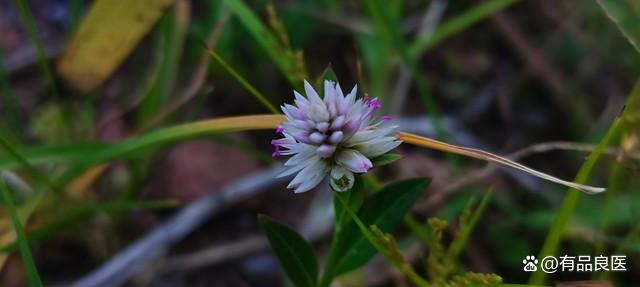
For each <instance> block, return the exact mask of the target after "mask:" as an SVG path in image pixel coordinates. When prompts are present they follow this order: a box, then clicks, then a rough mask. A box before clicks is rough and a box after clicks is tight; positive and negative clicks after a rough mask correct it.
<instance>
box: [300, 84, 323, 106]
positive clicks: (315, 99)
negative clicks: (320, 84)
mask: <svg viewBox="0 0 640 287" xmlns="http://www.w3.org/2000/svg"><path fill="white" fill-rule="evenodd" d="M304 92H305V93H306V94H307V98H308V99H309V102H310V103H312V104H313V105H319V104H321V103H322V99H320V96H318V93H317V92H316V90H315V89H313V87H312V86H311V84H309V82H307V80H305V81H304Z"/></svg>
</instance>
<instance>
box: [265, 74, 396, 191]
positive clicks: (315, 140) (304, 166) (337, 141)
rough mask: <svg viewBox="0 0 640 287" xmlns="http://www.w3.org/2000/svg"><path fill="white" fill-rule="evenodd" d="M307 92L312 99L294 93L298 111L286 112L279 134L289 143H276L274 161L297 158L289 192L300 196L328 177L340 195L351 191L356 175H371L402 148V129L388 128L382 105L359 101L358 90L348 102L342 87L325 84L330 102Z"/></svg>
mask: <svg viewBox="0 0 640 287" xmlns="http://www.w3.org/2000/svg"><path fill="white" fill-rule="evenodd" d="M304 90H305V93H306V95H307V97H306V98H305V97H303V96H302V95H301V94H300V93H298V92H296V91H294V92H293V93H294V96H295V105H289V104H285V105H283V106H282V111H283V112H284V114H285V115H286V117H287V120H286V121H284V122H283V123H282V124H281V125H280V126H279V127H278V129H277V130H276V131H277V132H279V133H282V135H284V138H281V139H274V140H272V141H271V144H272V145H274V147H275V151H274V152H273V157H277V156H280V155H287V156H291V158H290V159H289V160H287V161H286V162H285V164H284V165H285V166H286V168H285V170H284V172H282V174H280V176H287V175H291V174H294V173H297V175H296V176H295V177H294V178H293V180H292V181H291V183H289V185H288V186H287V187H288V188H292V189H294V192H295V193H301V192H305V191H308V190H310V189H312V188H314V187H315V186H317V185H318V184H319V183H320V182H321V181H322V180H323V179H324V178H325V177H326V176H327V175H328V176H329V177H330V185H331V187H332V188H333V189H334V190H336V191H346V190H348V189H350V188H351V187H352V186H353V183H354V173H365V172H367V171H368V170H369V169H371V168H372V167H373V164H372V163H371V159H372V158H374V157H377V156H380V155H382V154H384V153H386V152H388V151H390V150H392V149H394V148H395V147H397V146H398V145H399V144H400V143H401V142H400V141H399V140H398V139H397V138H396V137H395V130H396V126H393V125H389V124H387V123H386V122H387V121H388V120H389V119H390V117H389V116H382V117H380V118H379V119H378V118H377V117H375V116H374V113H375V112H376V111H377V110H378V109H379V108H380V104H379V102H378V99H377V98H374V99H371V98H369V97H365V98H364V99H358V98H356V94H357V86H355V87H354V88H353V89H352V90H351V92H350V93H349V94H347V95H346V96H345V95H344V94H343V93H342V90H341V89H340V85H339V84H337V85H336V84H335V83H333V82H331V81H325V82H324V98H320V96H319V95H318V93H317V92H316V91H315V90H314V89H313V87H311V85H310V84H309V83H308V82H307V81H305V82H304Z"/></svg>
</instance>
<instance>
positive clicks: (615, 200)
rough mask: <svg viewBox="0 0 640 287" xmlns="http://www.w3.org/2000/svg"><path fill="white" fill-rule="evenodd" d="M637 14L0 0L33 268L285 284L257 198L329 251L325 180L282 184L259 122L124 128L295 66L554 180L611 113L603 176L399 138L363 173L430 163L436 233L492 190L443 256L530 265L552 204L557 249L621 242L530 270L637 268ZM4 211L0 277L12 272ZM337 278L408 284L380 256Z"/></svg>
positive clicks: (532, 8)
mask: <svg viewBox="0 0 640 287" xmlns="http://www.w3.org/2000/svg"><path fill="white" fill-rule="evenodd" d="M612 19H613V20H615V21H612ZM639 19H640V3H639V2H638V1H635V0H624V1H606V0H601V1H591V0H589V1H578V0H574V1H533V0H521V1H517V0H485V1H447V0H431V1H413V0H406V1H400V0H396V1H376V0H373V1H336V0H322V1H310V0H309V1H307V0H300V1H288V0H282V1H270V0H257V1H243V0H224V1H188V0H162V1H152V0H139V1H125V0H118V1H115V0H114V1H106V0H97V1H83V0H46V1H45V0H28V1H27V0H16V1H13V0H0V59H1V61H0V63H1V65H0V96H1V97H0V127H1V128H0V137H2V139H3V140H2V141H3V147H2V149H1V150H0V168H2V169H3V170H5V172H4V173H3V176H4V178H5V180H6V181H7V182H8V183H9V186H11V190H12V195H13V197H14V201H15V202H16V206H17V213H18V217H20V218H21V219H22V222H23V224H24V226H25V231H26V234H27V237H28V238H29V241H30V242H31V250H32V253H33V257H34V260H35V264H36V266H37V267H38V271H39V273H40V277H41V278H42V281H43V282H44V283H45V285H47V286H68V285H70V284H72V283H74V282H76V283H77V284H78V285H77V286H286V284H287V283H286V280H285V279H284V277H283V275H282V273H281V271H280V270H279V267H278V264H277V261H276V259H275V257H274V256H273V254H272V253H271V251H270V248H269V246H268V243H267V241H266V239H265V237H264V235H263V233H262V231H261V230H260V228H259V225H258V223H257V219H256V215H257V214H259V213H264V214H268V215H270V216H272V217H274V218H277V219H278V220H280V221H282V222H285V223H286V224H288V225H290V226H292V227H294V228H295V229H296V230H298V231H300V232H301V233H302V234H303V235H305V237H307V238H308V239H310V240H312V242H314V247H315V249H316V251H317V253H318V254H319V257H320V258H324V257H326V251H327V244H328V241H329V239H330V238H331V231H332V229H331V228H332V207H331V191H330V190H328V188H326V187H324V185H321V186H320V187H319V188H316V190H314V191H311V192H307V193H304V194H293V192H292V191H290V190H287V189H286V188H285V186H286V182H285V181H286V179H277V178H275V177H274V175H275V173H274V169H273V166H274V164H275V165H276V166H277V163H278V161H277V160H274V159H272V158H271V156H270V153H271V147H270V144H269V142H270V140H271V139H272V138H274V137H275V134H274V132H272V131H259V132H243V133H231V134H216V135H206V136H198V137H188V138H180V137H175V139H174V140H170V141H166V142H159V143H157V144H152V145H144V146H143V147H140V148H136V149H128V148H127V144H128V143H131V142H132V139H133V140H134V141H135V139H137V138H140V137H141V136H142V135H145V134H148V133H149V132H153V131H158V130H162V129H165V128H167V127H170V126H173V125H176V124H179V123H186V122H192V121H196V120H202V119H209V118H218V117H224V116H234V115H248V114H266V113H270V112H271V111H270V110H269V108H268V107H267V106H266V105H264V101H265V99H266V101H268V102H270V103H271V104H272V105H273V106H276V107H278V106H279V105H281V104H283V103H286V102H292V98H293V92H292V91H293V90H294V89H297V90H301V86H302V80H303V79H308V80H309V81H310V82H312V83H314V84H317V83H319V82H320V79H322V78H324V77H325V76H326V75H327V73H330V72H331V71H333V72H334V73H335V75H336V76H337V78H338V79H339V81H340V84H341V86H342V88H343V89H345V90H350V89H351V88H352V87H353V85H355V84H358V88H359V91H360V93H361V94H364V93H367V94H369V95H370V96H371V97H379V98H380V100H381V103H382V109H383V112H384V113H385V114H390V115H392V116H393V117H394V120H395V121H396V122H397V123H398V124H399V125H400V127H401V130H404V131H410V132H414V133H417V134H421V135H426V136H429V137H433V138H438V139H441V140H445V141H447V142H450V143H455V144H459V145H464V146H469V147H475V148H481V149H484V150H487V151H491V152H496V153H498V154H502V155H510V156H512V158H513V159H516V160H518V161H519V162H522V163H524V164H527V165H529V166H531V167H533V168H536V169H538V170H541V171H544V172H547V173H550V174H553V175H556V176H558V177H560V178H564V179H573V178H574V177H575V176H576V174H577V172H578V170H580V168H581V166H582V165H583V163H585V159H586V157H587V156H588V155H589V154H590V153H591V151H593V150H594V148H595V147H596V145H597V144H598V143H600V142H601V140H602V139H603V137H604V136H605V135H606V134H607V131H612V132H611V133H610V134H611V137H610V138H609V140H608V142H606V144H607V145H606V146H607V148H606V149H605V150H604V153H603V154H602V155H601V156H600V157H599V159H598V161H597V162H596V164H595V165H594V166H593V167H587V168H586V169H583V172H584V173H586V174H584V175H583V178H582V180H586V181H587V182H588V183H589V184H591V185H596V186H606V187H608V188H609V190H608V192H607V193H604V194H599V195H580V194H576V193H574V192H568V191H567V190H566V188H563V187H562V186H558V185H555V184H550V183H547V182H543V181H541V180H538V179H536V178H533V177H531V176H529V175H526V174H523V173H520V172H514V171H508V170H504V169H500V168H495V167H492V166H488V165H486V163H484V162H480V161H477V160H470V159H466V158H462V157H456V156H447V155H445V154H443V153H440V152H433V151H428V150H424V149H417V148H414V147H410V146H401V147H399V148H398V149H397V151H396V152H397V153H399V154H401V155H402V156H403V158H402V159H401V160H399V161H397V162H395V163H393V164H391V165H389V166H385V167H382V168H379V169H376V170H375V171H374V173H375V174H376V175H377V177H378V178H379V179H380V180H381V181H382V182H392V181H394V180H398V179H403V178H411V177H430V178H432V183H431V185H430V186H429V189H428V190H427V192H426V193H425V194H424V196H423V197H422V198H420V199H419V200H418V202H417V203H416V204H415V205H414V207H413V214H414V217H415V218H417V219H418V220H419V221H421V222H424V220H426V219H427V218H432V217H438V218H442V219H445V220H447V221H448V222H449V227H448V228H447V229H445V231H444V235H443V242H444V243H445V244H446V243H447V242H449V241H450V240H451V238H452V237H453V235H454V234H455V231H456V230H457V227H458V222H459V220H458V218H459V217H460V215H461V214H463V213H464V212H463V211H464V210H465V206H467V204H468V202H469V201H470V200H471V198H476V199H479V198H480V197H481V196H482V195H483V194H485V193H486V192H488V191H489V190H493V196H492V197H491V199H490V201H489V202H488V204H487V206H486V209H485V211H484V213H483V214H482V216H481V218H480V219H479V223H478V224H477V225H476V227H475V230H474V231H473V233H472V234H471V236H470V237H469V239H468V240H467V242H466V244H465V245H464V249H463V251H462V254H461V255H460V257H459V260H458V261H457V262H456V264H455V269H456V270H466V271H473V272H479V273H495V274H497V275H499V276H501V277H502V278H503V280H504V281H505V282H508V283H521V284H523V283H526V282H528V280H529V276H530V274H529V273H527V272H524V271H523V264H522V260H523V259H524V258H525V256H527V255H537V254H538V253H539V252H540V250H541V248H542V246H543V244H544V243H545V240H546V238H547V235H548V234H549V233H550V228H551V227H552V226H555V225H554V219H557V218H558V215H559V214H564V218H565V219H567V220H568V221H566V222H565V225H564V227H566V228H563V229H561V231H560V232H561V234H563V236H564V240H562V241H561V244H560V245H559V251H558V252H559V253H561V254H570V255H582V254H584V255H600V254H605V255H609V254H625V255H627V270H628V271H627V272H608V273H606V272H605V273H600V272H567V273H556V274H553V275H550V276H549V280H548V281H547V282H548V283H550V284H556V283H559V282H570V281H589V280H598V281H591V282H590V283H588V284H592V285H580V286H634V284H635V283H637V282H640V277H639V275H638V274H640V264H638V261H637V259H638V258H639V256H638V252H639V251H640V238H639V237H640V225H639V224H638V220H637V219H638V215H639V214H638V212H639V210H638V206H639V204H640V195H639V194H638V192H637V188H638V187H639V186H640V182H638V180H637V167H638V166H637V165H636V160H637V156H636V155H635V153H636V151H637V144H638V141H637V136H636V135H637V125H636V117H635V116H636V115H637V113H634V112H636V106H637V105H634V103H633V101H630V102H629V103H628V106H627V109H626V110H625V114H626V115H628V116H627V117H625V118H623V119H622V122H620V125H615V124H614V125H612V124H613V123H614V121H615V120H616V118H617V117H618V116H619V115H620V114H621V111H622V108H623V106H624V105H625V102H626V101H627V98H631V97H630V96H629V95H631V94H633V93H632V88H633V87H634V84H635V81H636V80H637V75H638V74H639V72H640V57H639V55H638V49H637V43H640V41H639V40H640V33H639V31H638V28H637V27H638V25H637V23H638V20H639ZM634 43H635V44H634ZM209 48H211V49H212V50H213V51H215V52H213V53H210V52H209V51H208V49H209ZM216 56H217V57H218V58H217V59H216V58H215V57H216ZM235 74H237V75H240V77H243V78H244V79H246V82H247V83H249V85H251V86H253V87H255V90H256V91H255V92H252V91H251V90H250V89H248V88H247V83H243V82H241V81H238V80H237V79H238V78H237V76H235ZM256 93H257V94H260V95H261V96H262V97H264V99H263V100H262V101H261V100H259V99H258V98H256V96H255V94H256ZM636 93H640V92H639V91H637V89H636ZM638 96H640V95H638ZM16 154H17V155H16ZM20 159H24V161H26V162H28V164H25V162H24V161H21V160H20ZM3 210H5V211H3V212H2V214H1V217H0V226H1V228H0V246H1V247H0V248H2V251H3V253H1V254H0V269H1V272H0V286H24V285H25V284H26V282H27V281H26V280H27V277H28V272H27V270H25V268H24V267H23V266H24V265H23V261H22V259H21V256H20V253H19V252H17V250H18V248H17V245H16V243H15V242H16V237H15V234H14V233H13V229H12V227H11V221H10V216H9V213H8V212H6V208H5V209H3ZM396 238H397V239H398V241H399V242H400V244H401V246H402V247H403V250H404V251H405V255H406V256H407V258H409V259H410V260H411V261H412V262H413V263H415V264H416V266H421V265H422V264H423V263H424V260H423V259H424V257H425V256H426V254H428V253H429V248H425V246H423V245H421V244H418V240H417V239H416V236H415V234H413V233H412V232H411V230H410V229H409V228H407V227H401V228H400V229H399V230H398V232H397V233H396ZM336 284H338V285H336V286H410V284H409V283H408V282H407V281H406V279H404V278H402V276H401V275H400V273H398V272H397V271H395V270H394V269H393V268H392V267H391V266H390V265H388V264H387V263H385V261H384V260H382V259H381V258H375V259H374V260H372V261H371V262H370V263H369V264H368V265H366V267H364V268H362V269H361V270H359V271H357V272H355V273H353V274H349V275H347V276H345V278H343V279H342V280H340V282H339V283H336ZM567 284H573V285H574V286H578V285H575V284H576V283H567ZM585 284H587V283H585ZM563 286H564V285H563ZM567 286H572V285H567Z"/></svg>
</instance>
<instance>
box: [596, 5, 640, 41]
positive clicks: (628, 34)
mask: <svg viewBox="0 0 640 287" xmlns="http://www.w3.org/2000/svg"><path fill="white" fill-rule="evenodd" d="M597 2H598V4H599V5H600V7H601V8H602V10H604V12H605V13H606V14H607V17H609V19H611V21H612V22H613V23H615V24H616V26H618V29H620V32H621V33H622V35H623V36H624V37H625V38H627V40H628V41H629V43H631V45H632V46H633V47H634V48H635V49H636V51H637V52H638V53H640V25H638V21H640V4H639V3H637V1H620V0H598V1H597ZM634 12H635V13H634Z"/></svg>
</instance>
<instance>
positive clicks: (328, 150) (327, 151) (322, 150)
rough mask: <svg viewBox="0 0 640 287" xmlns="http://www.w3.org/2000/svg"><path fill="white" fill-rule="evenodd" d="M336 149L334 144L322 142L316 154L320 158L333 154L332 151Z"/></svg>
mask: <svg viewBox="0 0 640 287" xmlns="http://www.w3.org/2000/svg"><path fill="white" fill-rule="evenodd" d="M334 151H336V146H334V145H328V144H323V145H321V146H319V147H318V151H317V152H318V156H320V157H321V158H328V157H330V156H331V155H333V152H334Z"/></svg>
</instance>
